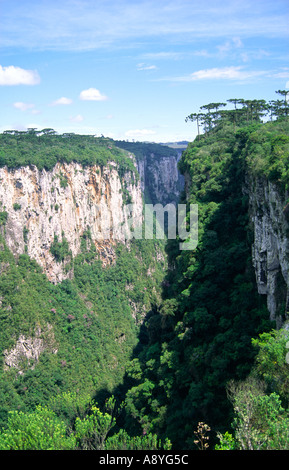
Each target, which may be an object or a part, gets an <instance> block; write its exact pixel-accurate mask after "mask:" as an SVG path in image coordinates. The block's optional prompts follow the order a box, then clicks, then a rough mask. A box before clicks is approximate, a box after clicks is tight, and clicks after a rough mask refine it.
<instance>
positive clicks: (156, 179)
mask: <svg viewBox="0 0 289 470" xmlns="http://www.w3.org/2000/svg"><path fill="white" fill-rule="evenodd" d="M115 144H116V145H117V146H118V147H120V148H122V149H125V150H126V151H128V152H132V153H133V155H135V157H136V164H137V169H138V173H139V175H140V180H141V188H142V192H143V194H144V196H145V202H146V203H152V204H162V205H166V204H171V203H173V204H177V203H178V200H179V196H180V193H181V191H182V190H183V187H184V177H183V175H182V174H181V173H180V172H179V170H178V162H179V160H180V158H181V155H182V151H183V150H184V148H185V147H183V148H181V149H175V148H173V147H170V146H168V145H163V144H153V143H146V142H125V141H116V142H115Z"/></svg>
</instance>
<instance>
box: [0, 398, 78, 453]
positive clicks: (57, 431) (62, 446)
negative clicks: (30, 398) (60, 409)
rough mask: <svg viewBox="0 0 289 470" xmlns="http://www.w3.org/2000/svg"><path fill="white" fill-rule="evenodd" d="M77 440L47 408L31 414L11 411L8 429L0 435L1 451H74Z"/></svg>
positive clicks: (38, 409)
mask: <svg viewBox="0 0 289 470" xmlns="http://www.w3.org/2000/svg"><path fill="white" fill-rule="evenodd" d="M75 445H76V439H75V437H74V436H73V435H68V432H67V429H66V426H65V424H64V422H63V421H61V420H60V419H59V418H58V417H57V416H56V414H55V413H54V412H53V411H51V410H49V409H48V408H46V407H41V406H37V408H36V410H35V411H33V412H31V413H24V412H22V411H10V412H9V418H8V423H7V429H4V430H3V431H2V432H1V433H0V450H72V449H74V448H75Z"/></svg>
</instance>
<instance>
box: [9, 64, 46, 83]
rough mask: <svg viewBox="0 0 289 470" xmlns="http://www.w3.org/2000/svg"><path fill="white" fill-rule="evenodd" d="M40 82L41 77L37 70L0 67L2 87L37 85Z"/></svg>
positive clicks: (11, 66)
mask: <svg viewBox="0 0 289 470" xmlns="http://www.w3.org/2000/svg"><path fill="white" fill-rule="evenodd" d="M39 82H40V77H39V75H38V73H37V71H36V70H25V69H22V68H20V67H15V66H14V65H9V66H8V67H2V65H0V85H37V84H38V83H39Z"/></svg>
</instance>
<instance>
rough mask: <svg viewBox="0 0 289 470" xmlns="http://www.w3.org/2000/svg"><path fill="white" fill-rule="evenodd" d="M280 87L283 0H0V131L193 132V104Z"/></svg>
mask: <svg viewBox="0 0 289 470" xmlns="http://www.w3.org/2000/svg"><path fill="white" fill-rule="evenodd" d="M288 87H289V1H288V0H272V1H269V0H242V1H241V0H239V1H235V0H222V1H216V0H214V1H213V0H206V1H200V0H198V1H196V0H178V1H171V0H157V1H156V0H153V1H151V0H138V1H136V0H130V1H129V0H106V1H102V0H94V1H93V0H82V1H80V0H61V1H59V0H58V1H56V0H37V1H36V0H0V106H1V114H0V132H3V131H4V130H11V129H17V130H26V129H27V128H31V127H32V128H37V129H38V130H41V129H44V128H53V129H54V130H56V131H57V132H58V133H60V134H62V133H64V132H75V133H78V134H90V135H97V136H101V135H104V136H106V137H111V138H113V139H116V140H130V141H132V140H135V141H151V142H176V141H181V140H188V141H192V140H193V139H194V138H195V136H196V132H197V130H196V127H195V123H192V122H186V121H185V118H186V117H187V116H188V115H189V114H191V113H195V112H198V111H199V109H200V107H201V106H203V105H206V104H208V103H211V102H227V100H229V99H232V98H243V99H265V100H267V101H270V100H274V99H278V95H277V94H276V91H277V90H284V89H286V88H288ZM230 107H231V105H230V104H229V103H228V108H229V109H230Z"/></svg>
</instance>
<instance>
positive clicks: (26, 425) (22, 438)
mask: <svg viewBox="0 0 289 470" xmlns="http://www.w3.org/2000/svg"><path fill="white" fill-rule="evenodd" d="M63 398H65V400H64V401H65V403H66V405H67V403H69V405H70V409H72V408H73V407H74V406H73V402H74V400H75V398H77V397H76V396H75V394H66V396H65V397H63V396H59V403H61V402H62V399H63ZM60 411H61V407H60V409H58V414H59V412H60ZM115 412H116V411H115V400H114V398H113V397H111V398H109V399H108V400H107V402H106V405H105V409H104V410H103V411H101V410H100V408H99V407H98V406H97V404H95V403H93V404H91V406H90V408H88V409H87V414H85V416H83V417H80V416H74V419H73V420H72V419H71V416H70V426H68V425H67V424H66V422H65V421H64V420H63V419H61V418H60V417H59V416H58V415H57V413H56V412H55V411H53V410H51V409H49V408H48V407H47V406H40V405H38V406H37V407H36V409H35V410H34V411H32V412H29V413H27V412H26V413H24V412H22V411H10V412H9V417H8V422H7V426H6V428H5V429H3V430H2V431H1V432H0V450H77V449H79V450H158V449H165V450H168V449H170V447H171V445H170V442H169V441H168V440H166V441H165V442H164V443H163V444H162V443H161V441H160V440H159V439H158V438H157V436H156V435H152V434H149V435H143V436H130V435H129V434H128V433H127V432H126V431H125V430H124V429H118V430H117V431H114V432H113V430H114V428H115V426H116V418H115V416H114V413H115Z"/></svg>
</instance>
